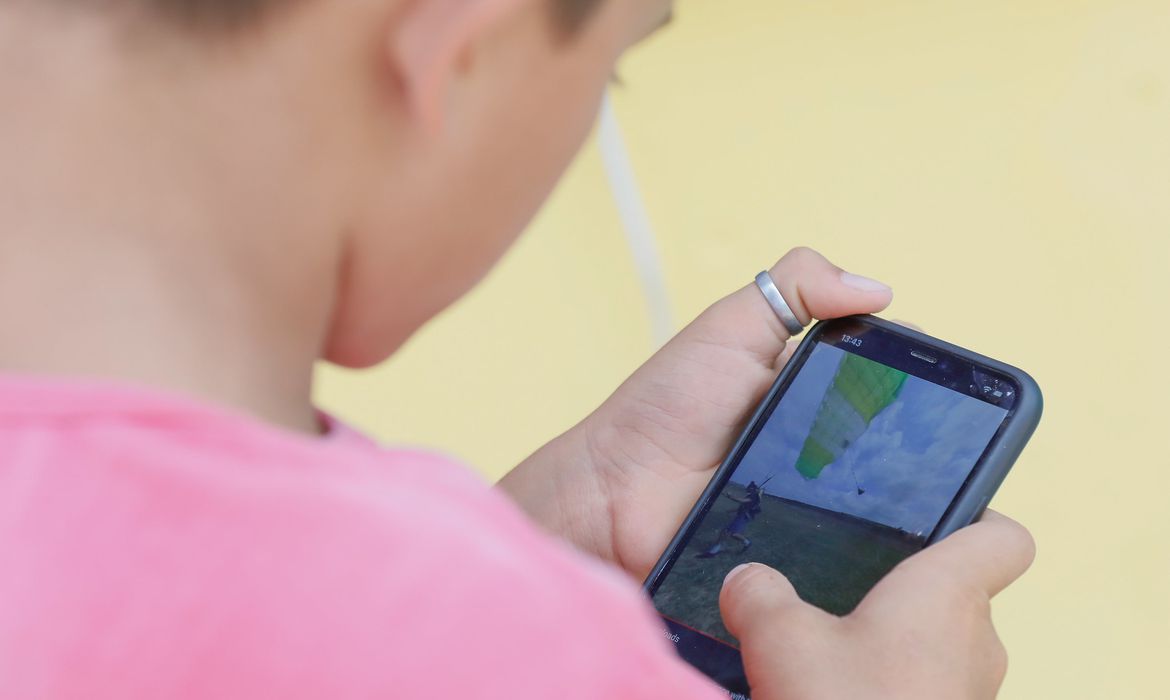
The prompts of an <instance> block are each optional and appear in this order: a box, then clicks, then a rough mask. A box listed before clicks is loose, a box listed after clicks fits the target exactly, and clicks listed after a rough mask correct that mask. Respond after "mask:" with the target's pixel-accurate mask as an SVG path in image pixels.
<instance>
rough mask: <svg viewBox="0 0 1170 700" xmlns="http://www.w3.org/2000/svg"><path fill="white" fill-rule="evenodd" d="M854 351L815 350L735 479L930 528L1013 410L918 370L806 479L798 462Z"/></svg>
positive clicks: (893, 523) (896, 523)
mask: <svg viewBox="0 0 1170 700" xmlns="http://www.w3.org/2000/svg"><path fill="white" fill-rule="evenodd" d="M844 354H845V353H844V351H843V350H840V349H838V348H835V347H833V346H831V345H825V344H819V345H818V346H817V347H816V348H815V349H814V350H813V353H812V355H811V356H810V357H809V359H808V361H807V363H806V364H805V366H804V367H803V368H802V369H801V371H800V374H799V375H798V376H797V378H796V380H795V381H794V382H793V383H792V386H791V387H790V388H789V390H788V392H787V393H786V394H785V395H784V397H783V398H782V399H781V401H780V405H779V406H777V407H776V410H775V411H774V412H773V413H772V416H771V417H770V418H769V419H768V424H767V425H766V426H765V427H764V429H763V430H762V431H761V432H760V434H759V436H758V437H757V438H756V441H755V442H754V443H753V444H752V446H751V447H750V448H749V450H748V453H747V454H746V455H745V456H744V459H743V461H742V462H741V463H740V466H739V468H738V469H736V471H735V474H734V475H733V476H732V480H733V481H735V482H736V483H739V484H746V483H748V482H749V481H756V482H757V483H761V482H763V480H765V479H767V478H769V477H772V480H771V481H770V482H768V485H767V487H766V489H767V492H768V493H770V494H773V495H776V496H782V497H784V498H790V499H793V500H797V501H803V502H805V503H810V504H812V505H815V506H819V507H821V508H828V509H831V510H835V511H838V512H842V513H848V514H850V515H854V516H857V517H861V518H865V519H866V520H872V521H874V522H878V523H881V524H883V525H888V526H890V527H898V528H902V529H903V530H906V531H907V532H921V533H923V534H924V535H925V534H929V533H930V531H931V530H933V529H934V526H935V524H937V523H938V521H939V519H940V518H941V517H942V514H943V512H945V511H946V508H947V506H949V505H950V502H951V500H952V499H953V498H954V495H955V493H956V492H958V490H959V488H960V487H961V486H962V485H963V482H964V481H965V480H966V478H967V475H968V474H969V473H970V472H971V468H972V467H974V466H975V462H976V461H977V460H978V459H979V456H980V455H981V454H982V453H983V450H984V448H985V447H986V446H987V443H988V442H989V441H990V440H991V438H992V436H994V435H995V431H996V430H997V429H998V428H999V425H1000V423H1001V422H1002V421H1003V418H1004V416H1005V415H1006V414H1007V412H1006V411H1005V410H1003V409H1001V408H999V407H997V406H992V405H991V404H989V403H985V402H983V401H980V400H978V399H975V398H972V397H969V396H965V395H963V394H960V393H958V392H954V391H951V390H949V389H946V388H944V387H941V386H938V385H937V384H932V383H930V382H927V381H926V380H923V379H918V378H917V377H914V376H910V377H908V378H907V380H906V384H905V385H904V386H903V388H902V392H901V394H899V396H898V398H897V399H896V400H895V401H894V402H893V403H892V404H890V406H888V407H887V408H886V409H885V410H884V411H882V412H881V413H879V414H878V415H877V416H876V417H875V418H874V419H873V422H871V423H870V425H869V428H868V429H867V430H866V431H865V433H864V434H863V435H862V436H861V437H860V438H858V439H857V440H856V441H854V443H853V444H852V445H850V446H849V448H848V449H846V450H845V452H844V454H843V455H841V456H840V457H839V458H838V459H837V461H835V462H833V463H831V464H829V465H828V466H827V467H825V469H824V471H822V472H821V474H820V476H819V477H817V478H816V479H811V480H806V479H805V478H804V477H803V476H801V475H800V473H799V472H797V471H796V468H795V466H794V465H795V464H796V459H797V457H798V456H799V454H800V450H801V448H802V447H803V445H804V441H805V438H807V437H808V434H809V431H810V430H811V429H812V424H813V421H814V420H815V418H816V414H817V409H818V408H819V407H820V404H821V400H822V399H823V398H824V396H825V392H826V390H827V389H828V388H829V386H830V385H831V384H832V381H833V376H834V375H835V374H836V371H837V367H838V365H839V364H840V362H841V359H842V358H843V356H844ZM773 475H774V476H773ZM854 475H856V482H855V481H854ZM858 484H860V486H861V488H863V489H864V490H865V493H864V494H858V492H857V485H858Z"/></svg>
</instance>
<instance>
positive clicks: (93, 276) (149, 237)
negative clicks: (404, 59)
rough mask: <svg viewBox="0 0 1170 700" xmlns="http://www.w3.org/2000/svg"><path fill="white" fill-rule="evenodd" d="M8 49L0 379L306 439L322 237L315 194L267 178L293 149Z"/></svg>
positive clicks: (275, 136)
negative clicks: (84, 387) (164, 396)
mask: <svg viewBox="0 0 1170 700" xmlns="http://www.w3.org/2000/svg"><path fill="white" fill-rule="evenodd" d="M2 34H3V32H0V35H2ZM4 38H5V39H8V38H10V37H4ZM16 43H18V44H24V46H17V48H16V49H15V50H14V52H13V54H9V55H4V54H5V53H6V52H5V51H4V50H3V49H0V58H2V59H3V60H4V62H3V63H0V65H14V64H12V63H9V62H7V61H8V59H9V58H12V57H13V55H14V54H15V52H17V51H22V50H27V51H29V52H30V53H25V54H22V56H21V58H22V60H23V62H24V65H25V66H28V67H29V69H28V70H25V71H22V72H21V75H19V76H14V75H11V74H9V73H10V72H7V71H6V72H5V73H3V74H0V94H4V95H5V98H4V100H5V102H6V103H7V104H9V105H12V104H19V105H22V107H21V109H20V110H0V153H3V154H5V155H4V157H3V158H2V159H0V371H9V372H18V373H35V374H56V375H73V376H97V377H104V378H111V379H121V380H127V381H132V382H138V383H145V384H149V385H152V386H156V387H159V388H165V389H170V390H174V391H179V392H183V393H187V394H191V395H194V396H195V397H197V398H202V399H204V400H207V401H211V402H215V403H219V404H223V405H227V406H230V407H233V408H236V409H238V410H243V411H245V412H248V413H250V414H253V415H255V416H258V417H260V418H262V419H265V420H267V421H269V422H272V423H275V424H277V425H281V426H284V427H287V428H290V429H293V430H299V431H311V432H316V431H319V425H318V421H317V420H316V418H315V413H314V411H313V409H312V405H311V396H310V394H311V386H312V382H311V378H312V372H313V366H314V362H315V360H316V358H317V357H318V356H319V354H320V351H321V346H322V344H323V339H324V334H325V332H326V330H327V327H328V322H329V313H330V308H331V305H332V298H331V294H332V291H333V288H334V286H335V282H336V275H337V269H338V260H339V258H340V251H339V250H337V247H338V244H337V240H339V238H340V237H339V236H336V235H334V236H330V235H329V234H331V233H334V232H331V231H329V230H328V221H329V217H328V216H327V212H326V210H325V209H326V208H325V207H324V206H321V205H322V201H321V197H320V196H310V194H309V192H308V191H306V189H305V188H302V189H301V190H300V191H297V190H292V189H289V188H288V187H285V185H288V186H289V187H292V184H291V181H290V182H289V183H285V182H280V181H279V179H278V180H274V179H273V178H272V173H282V172H290V166H291V165H292V164H291V163H289V162H281V161H282V159H283V160H287V159H289V158H290V157H291V156H294V155H295V156H306V155H308V154H305V153H297V152H296V147H295V144H296V143H297V142H298V141H299V139H298V138H295V137H296V136H298V135H297V134H283V133H280V132H279V131H278V132H272V131H269V132H266V133H265V134H264V135H263V136H262V138H260V139H256V137H255V135H252V134H249V133H247V130H246V129H245V128H244V125H242V124H238V123H235V122H234V121H233V118H232V117H231V115H230V114H226V113H224V112H229V111H230V112H232V113H233V114H234V113H236V112H237V111H241V112H242V111H243V110H217V109H216V105H217V104H219V102H220V101H221V100H231V99H232V95H231V94H218V95H202V94H200V93H199V90H198V89H192V90H191V91H188V92H187V93H184V94H183V95H182V96H179V95H161V94H160V93H159V92H158V85H157V84H156V83H153V82H151V81H150V80H143V81H140V82H136V80H135V79H134V76H127V75H126V74H124V72H123V67H122V66H119V65H117V64H116V63H115V62H113V61H107V62H105V63H103V62H102V61H100V60H99V61H95V60H93V56H80V55H79V56H69V55H60V54H58V55H55V56H54V57H53V58H52V60H51V61H44V62H39V63H38V62H37V61H35V60H34V59H35V51H36V49H35V48H34V47H30V46H29V45H28V44H29V43H30V42H19V41H18V42H16ZM9 46H10V48H11V44H10V45H9ZM30 56H31V57H33V58H30ZM49 73H51V74H52V75H48V74H49ZM115 74H116V75H115ZM115 78H116V79H115ZM229 90H230V89H229ZM106 93H108V94H109V95H112V97H102V95H103V94H106ZM164 98H165V99H164ZM17 112H19V113H17ZM233 137H236V138H235V141H234V142H233ZM286 137H288V138H286ZM213 139H214V140H213ZM239 153H247V154H248V155H249V158H248V159H241V158H240V157H239V155H238V154H239ZM302 162H303V161H302ZM309 162H311V161H309ZM294 172H295V171H294ZM278 177H279V176H278ZM315 194H317V195H320V193H319V192H318V193H315ZM273 202H280V203H281V204H282V205H287V206H286V207H283V208H282V207H274V206H272V203H273Z"/></svg>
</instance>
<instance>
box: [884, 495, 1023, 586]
mask: <svg viewBox="0 0 1170 700" xmlns="http://www.w3.org/2000/svg"><path fill="white" fill-rule="evenodd" d="M1035 558H1036V543H1035V541H1034V540H1033V539H1032V535H1031V534H1029V533H1028V531H1027V530H1026V529H1025V528H1024V526H1022V525H1020V524H1019V523H1017V522H1016V521H1014V520H1012V519H1011V518H1008V517H1006V516H1003V515H1001V514H999V513H996V512H995V511H990V510H989V511H987V512H986V513H984V515H983V519H982V520H980V521H979V522H977V523H974V524H972V525H968V526H967V527H965V528H963V529H961V530H959V531H958V532H955V533H954V534H952V535H950V536H948V537H947V538H946V539H944V540H942V541H941V542H938V543H937V544H934V545H931V546H930V547H927V548H926V549H924V550H923V551H921V552H919V553H918V554H916V555H914V556H912V557H910V558H909V559H907V560H905V561H904V562H902V563H901V564H899V565H898V568H899V569H900V570H901V574H902V575H903V576H923V577H926V578H931V579H934V578H937V577H938V576H939V574H940V572H944V573H945V575H948V576H952V577H958V578H959V579H960V580H961V581H962V582H963V583H965V584H967V585H971V586H972V587H974V588H977V589H979V590H982V591H984V592H986V593H987V595H988V597H994V596H995V595H997V594H998V593H999V592H1000V591H1002V590H1003V589H1005V588H1007V587H1008V585H1009V584H1011V583H1012V582H1013V581H1015V580H1016V579H1018V578H1019V577H1020V576H1022V575H1023V574H1024V572H1025V571H1027V570H1028V567H1029V566H1031V565H1032V561H1033V560H1034V559H1035Z"/></svg>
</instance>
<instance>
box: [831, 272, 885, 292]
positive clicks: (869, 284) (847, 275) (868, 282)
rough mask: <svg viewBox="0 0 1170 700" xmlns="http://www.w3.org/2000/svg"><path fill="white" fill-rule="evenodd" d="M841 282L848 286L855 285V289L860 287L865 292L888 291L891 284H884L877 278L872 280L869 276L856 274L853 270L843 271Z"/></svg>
mask: <svg viewBox="0 0 1170 700" xmlns="http://www.w3.org/2000/svg"><path fill="white" fill-rule="evenodd" d="M841 283H842V284H844V285H846V286H848V287H853V288H854V289H860V290H861V291H863V292H888V291H890V287H889V285H886V284H882V283H881V282H878V281H877V280H872V279H870V278H868V277H862V276H861V275H855V274H853V273H852V272H842V273H841Z"/></svg>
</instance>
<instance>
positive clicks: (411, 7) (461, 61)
mask: <svg viewBox="0 0 1170 700" xmlns="http://www.w3.org/2000/svg"><path fill="white" fill-rule="evenodd" d="M532 1H534V0H405V2H404V3H403V9H402V10H401V15H400V17H399V21H398V22H396V24H395V28H394V32H393V34H392V35H391V37H390V38H389V41H390V46H389V47H388V49H389V52H390V59H391V61H393V63H394V65H395V67H396V68H397V71H398V74H399V77H400V79H401V81H402V86H403V91H404V96H405V98H406V102H407V108H408V109H409V111H410V113H411V115H412V116H413V118H414V119H415V120H417V122H418V123H419V124H421V126H422V127H423V129H424V130H425V131H427V132H428V133H431V134H437V133H439V132H440V131H442V129H443V120H444V116H445V111H446V109H445V104H446V100H447V96H448V95H447V92H448V90H449V89H450V87H451V81H452V79H453V78H454V77H455V76H456V75H457V74H458V73H459V72H460V71H461V70H464V69H465V67H466V65H468V61H469V59H470V57H471V53H472V51H473V48H474V45H475V42H476V41H477V40H478V39H479V37H481V36H482V35H483V34H484V33H485V32H486V31H487V30H488V29H489V28H490V27H491V26H492V25H493V24H494V23H495V22H497V21H499V20H500V19H501V18H503V17H505V16H507V14H508V13H509V12H512V11H513V10H515V9H516V8H517V7H519V6H521V5H523V4H524V3H525V2H532Z"/></svg>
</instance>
